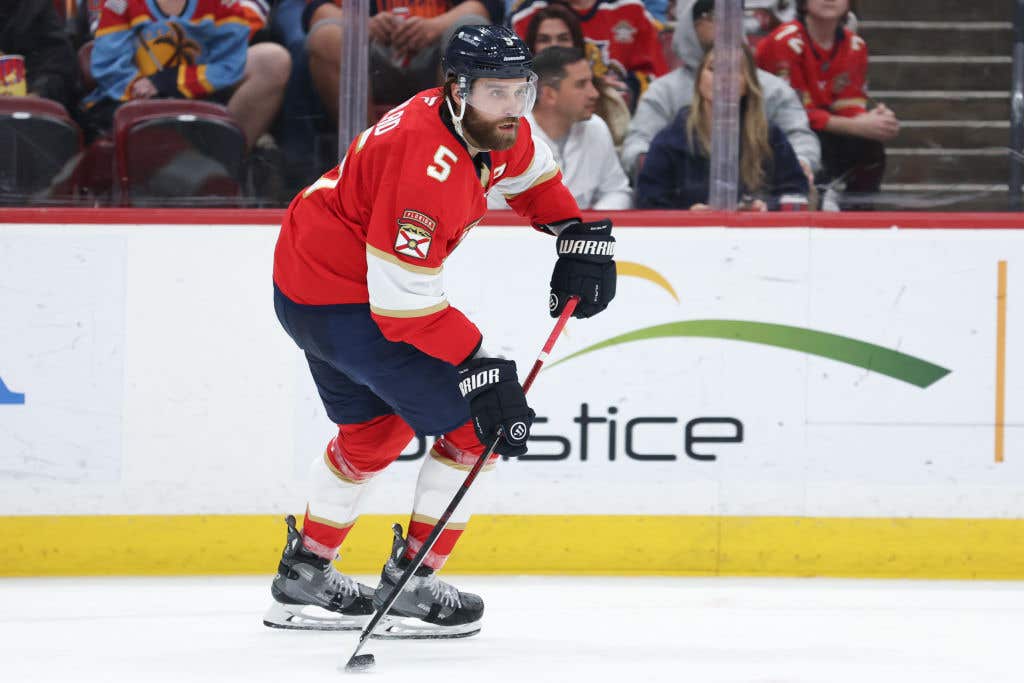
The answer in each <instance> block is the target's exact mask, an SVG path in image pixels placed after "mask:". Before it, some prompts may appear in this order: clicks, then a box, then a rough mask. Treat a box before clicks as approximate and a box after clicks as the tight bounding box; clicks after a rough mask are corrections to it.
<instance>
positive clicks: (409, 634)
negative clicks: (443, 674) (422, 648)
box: [370, 615, 480, 640]
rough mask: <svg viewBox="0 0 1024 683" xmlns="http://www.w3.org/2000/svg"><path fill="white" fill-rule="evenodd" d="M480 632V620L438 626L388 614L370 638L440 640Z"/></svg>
mask: <svg viewBox="0 0 1024 683" xmlns="http://www.w3.org/2000/svg"><path fill="white" fill-rule="evenodd" d="M477 633H480V622H479V621H474V622H472V623H469V624H459V625H458V626H439V625H437V624H431V623H428V622H426V621H423V620H422V619H417V618H416V617H399V616H393V615H388V616H386V617H384V618H383V619H381V622H380V626H378V627H377V629H375V630H374V632H373V635H372V636H370V637H371V638H376V639H377V640H441V639H446V638H468V637H469V636H475V635H476V634H477Z"/></svg>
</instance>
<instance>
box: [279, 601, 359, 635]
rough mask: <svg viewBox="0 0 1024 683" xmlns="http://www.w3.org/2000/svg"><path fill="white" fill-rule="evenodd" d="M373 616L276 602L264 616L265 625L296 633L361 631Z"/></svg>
mask: <svg viewBox="0 0 1024 683" xmlns="http://www.w3.org/2000/svg"><path fill="white" fill-rule="evenodd" d="M371 616H372V615H369V614H366V615H358V616H356V615H348V614H338V613H337V612H331V611H330V610H325V609H323V608H320V607H316V606H314V605H285V604H282V603H280V602H277V601H276V600H275V601H274V602H272V603H270V607H268V608H267V611H266V613H265V614H264V615H263V625H264V626H269V627H270V628H282V629H292V630H296V631H360V630H362V628H363V627H364V626H366V623H367V622H368V621H370V617H371Z"/></svg>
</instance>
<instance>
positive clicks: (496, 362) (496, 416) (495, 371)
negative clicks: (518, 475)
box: [458, 358, 537, 457]
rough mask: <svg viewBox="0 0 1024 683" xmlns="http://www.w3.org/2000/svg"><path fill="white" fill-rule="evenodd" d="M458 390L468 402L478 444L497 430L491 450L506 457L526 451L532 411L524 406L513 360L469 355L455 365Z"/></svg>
mask: <svg viewBox="0 0 1024 683" xmlns="http://www.w3.org/2000/svg"><path fill="white" fill-rule="evenodd" d="M458 373H459V391H460V392H461V393H462V395H463V396H465V397H466V399H467V400H468V401H469V413H470V416H471V417H472V420H473V428H474V429H475V430H476V438H478V439H480V443H482V444H484V445H485V446H489V445H490V444H491V443H492V442H493V441H494V439H495V438H496V437H497V436H498V429H499V428H500V429H501V440H500V441H498V446H497V448H495V449H494V450H495V452H497V453H500V454H501V455H507V456H509V457H518V456H520V455H525V454H526V437H528V436H529V435H530V425H532V424H533V418H534V417H536V415H537V414H536V413H535V412H533V410H531V409H530V406H528V405H526V394H524V393H523V387H522V386H521V385H520V384H519V377H518V376H517V375H516V364H515V362H514V361H510V360H503V359H501V358H472V359H470V360H468V361H466V362H465V363H463V364H462V365H460V366H459V367H458Z"/></svg>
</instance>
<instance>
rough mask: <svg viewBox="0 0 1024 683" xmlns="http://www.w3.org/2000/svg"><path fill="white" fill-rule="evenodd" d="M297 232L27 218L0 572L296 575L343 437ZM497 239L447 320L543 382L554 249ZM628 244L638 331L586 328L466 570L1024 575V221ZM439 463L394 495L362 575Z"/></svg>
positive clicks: (653, 230) (1, 291)
mask: <svg viewBox="0 0 1024 683" xmlns="http://www.w3.org/2000/svg"><path fill="white" fill-rule="evenodd" d="M279 219H280V212H251V211H250V212H222V211H201V212H185V213H173V212H163V211H153V212H142V211H98V212H75V211H38V210H36V211H28V210H10V211H7V212H6V213H5V214H3V215H2V216H0V273H2V276H0V537H2V538H3V539H4V542H3V543H2V544H0V575H46V574H176V573H189V574H208V573H248V572H255V573H269V572H271V571H272V570H273V567H274V563H275V561H276V558H277V556H278V553H279V552H280V547H281V545H282V543H283V539H284V525H283V523H282V522H281V521H280V520H281V517H282V516H283V515H284V514H285V513H287V512H293V513H296V514H298V513H300V512H301V509H302V505H303V501H304V480H305V472H306V469H307V466H308V464H309V462H310V461H311V460H313V459H314V458H316V457H318V456H320V455H321V454H322V450H323V447H324V444H325V443H326V441H327V440H328V439H329V438H330V436H331V435H332V432H333V428H332V425H331V424H330V422H329V421H328V420H327V418H326V416H325V415H324V413H323V408H322V406H321V405H320V403H319V399H318V397H317V395H316V392H315V389H314V387H313V385H312V382H311V380H310V379H309V377H308V373H307V371H306V368H305V365H304V360H303V358H302V356H301V354H300V352H298V351H297V350H296V349H295V348H294V346H293V345H292V344H291V342H290V340H289V339H288V338H287V337H286V335H285V334H284V332H283V331H282V330H281V329H280V327H279V326H278V324H277V321H276V320H275V318H274V313H273V308H272V305H271V277H270V272H271V261H272V254H273V247H274V241H275V238H276V235H277V230H276V225H277V224H278V222H279ZM698 220H700V221H702V222H703V225H700V224H698V223H697V221H698ZM486 223H487V224H485V225H484V226H480V227H478V228H476V229H474V231H473V235H472V236H471V238H470V239H468V240H466V241H465V242H464V243H463V244H462V245H461V246H460V248H459V249H458V251H457V252H456V253H455V254H454V255H453V256H452V257H451V258H450V259H449V262H448V266H447V268H446V278H447V289H448V291H449V298H450V300H451V301H452V302H453V303H454V304H455V305H457V306H458V307H459V308H461V309H462V310H463V311H465V312H466V313H467V314H468V315H469V316H470V318H472V319H473V320H474V321H476V322H477V323H478V324H479V326H480V328H481V329H482V330H483V333H484V343H485V346H486V347H487V348H488V349H489V350H491V351H492V352H494V353H499V354H502V355H505V356H507V357H509V358H512V359H514V360H516V361H517V362H518V363H519V366H520V368H521V374H524V375H525V371H526V369H527V368H528V367H529V366H530V364H531V363H532V362H533V359H534V358H535V357H536V354H537V351H538V350H539V347H540V345H541V343H542V342H543V340H544V339H545V338H546V336H547V334H548V332H549V331H550V328H551V324H552V323H551V319H550V317H549V316H548V313H547V310H546V303H547V284H546V283H547V280H548V277H549V272H550V267H551V264H552V262H553V259H554V253H553V247H552V242H551V240H550V239H546V238H545V237H544V236H542V235H539V234H534V233H532V231H530V230H529V229H528V228H526V227H523V226H522V225H521V224H520V221H519V220H518V219H512V218H511V216H510V215H505V214H494V215H492V216H490V217H489V218H488V220H487V222H486ZM617 225H618V226H619V228H618V229H617V235H618V239H619V250H618V254H617V259H618V262H619V269H620V279H619V284H618V296H617V298H616V300H615V302H614V304H613V307H612V308H611V309H609V311H608V312H606V313H605V314H603V315H601V316H598V317H596V318H593V319H590V320H585V321H576V320H574V321H571V322H570V324H569V326H568V328H567V330H566V334H565V335H564V336H563V338H562V339H560V340H559V342H558V344H557V345H556V347H555V351H554V353H553V354H552V357H551V359H550V360H549V363H548V366H547V368H546V369H545V371H544V372H543V373H542V374H541V376H540V378H539V379H538V381H537V383H536V386H535V389H534V391H533V392H532V393H531V396H530V400H531V404H532V405H533V406H534V408H535V409H536V411H537V414H538V416H539V419H538V423H537V424H536V425H535V427H534V430H533V435H534V440H533V442H532V447H531V453H530V454H529V456H527V458H523V459H520V460H518V461H515V460H512V461H508V462H504V463H502V464H501V465H500V466H499V467H498V468H497V475H496V476H495V477H494V481H493V482H492V483H491V485H490V486H489V487H488V490H487V493H486V495H485V496H483V498H484V500H483V503H482V508H481V510H480V513H479V514H478V515H477V516H476V517H475V518H474V521H473V522H472V524H471V525H470V527H469V531H468V532H467V533H466V535H465V537H464V539H463V540H462V542H461V543H460V547H459V549H458V551H457V552H456V553H455V554H454V555H453V557H452V559H451V561H450V563H449V569H450V571H453V572H467V573H559V574H562V573H593V574H692V575H708V574H742V575H772V576H856V577H868V576H871V577H883V576H885V577H893V576H900V577H920V578H946V577H948V578H1018V579H1019V578H1024V551H1022V550H1021V548H1024V366H1021V364H1020V360H1021V357H1020V353H1019V350H1020V347H1021V345H1020V341H1019V340H1021V339H1024V316H1022V315H1021V314H1020V311H1019V310H1017V311H1015V309H1014V304H1015V302H1017V301H1020V300H1021V299H1022V297H1024V284H1022V282H1024V278H1021V277H1019V276H1015V273H1016V271H1015V269H1014V264H1016V263H1021V262H1024V221H1022V220H1021V219H1020V218H1019V217H1017V216H1006V215H980V214H979V215H974V216H963V215H960V216H950V215H943V214H925V215H902V214H879V215H873V216H865V215H842V216H833V217H828V216H823V215H811V214H777V215H772V216H763V217H751V216H741V217H732V218H731V217H725V216H716V215H710V216H704V217H701V218H699V219H696V218H694V217H691V216H682V217H681V216H680V215H678V214H659V213H645V212H635V213H630V214H623V215H622V216H621V217H617ZM1015 341H1016V344H1015ZM425 450H426V443H425V442H424V441H414V442H413V443H411V444H410V446H409V447H408V448H407V449H406V454H405V455H404V456H403V458H402V460H400V461H399V462H398V463H396V465H395V466H393V467H392V468H390V469H389V470H388V471H387V472H386V473H385V474H384V475H382V476H380V477H379V478H378V479H377V480H375V481H374V483H373V484H372V486H373V488H372V490H371V491H370V492H369V499H368V501H367V508H366V512H367V514H366V515H365V516H364V518H363V519H362V520H361V522H360V524H358V525H357V527H356V529H355V531H354V532H353V534H352V536H351V537H350V540H349V542H348V543H347V544H346V548H345V566H346V567H347V568H349V569H350V570H352V571H357V572H359V571H365V572H374V571H377V570H378V569H379V565H380V562H381V561H382V558H383V557H384V556H385V554H386V552H387V548H388V547H389V545H390V534H389V532H388V530H387V527H388V526H389V525H390V524H391V523H392V522H394V521H400V522H403V523H404V522H405V517H406V515H407V513H408V506H409V505H410V502H411V495H412V488H413V485H414V483H415V476H416V472H417V468H418V459H419V458H420V457H422V456H423V453H424V452H425Z"/></svg>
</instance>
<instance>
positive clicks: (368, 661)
mask: <svg viewBox="0 0 1024 683" xmlns="http://www.w3.org/2000/svg"><path fill="white" fill-rule="evenodd" d="M376 663H377V662H376V660H375V659H374V658H373V655H355V656H353V657H352V658H351V659H349V660H348V664H346V665H345V671H368V670H369V669H372V668H373V665H374V664H376Z"/></svg>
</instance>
